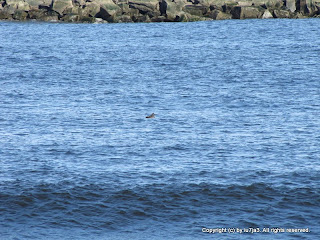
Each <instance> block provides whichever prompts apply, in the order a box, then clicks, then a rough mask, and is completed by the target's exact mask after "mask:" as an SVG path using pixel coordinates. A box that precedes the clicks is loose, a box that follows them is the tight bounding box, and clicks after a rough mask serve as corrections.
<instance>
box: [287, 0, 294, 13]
mask: <svg viewBox="0 0 320 240" xmlns="http://www.w3.org/2000/svg"><path fill="white" fill-rule="evenodd" d="M285 5H286V8H288V9H289V10H290V11H291V12H295V11H296V10H297V7H296V0H286V1H285Z"/></svg>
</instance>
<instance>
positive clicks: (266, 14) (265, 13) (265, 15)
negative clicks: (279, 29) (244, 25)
mask: <svg viewBox="0 0 320 240" xmlns="http://www.w3.org/2000/svg"><path fill="white" fill-rule="evenodd" d="M261 18H262V19H266V18H273V16H272V14H271V13H270V11H269V10H268V9H267V10H265V11H264V13H263V15H262V17H261Z"/></svg>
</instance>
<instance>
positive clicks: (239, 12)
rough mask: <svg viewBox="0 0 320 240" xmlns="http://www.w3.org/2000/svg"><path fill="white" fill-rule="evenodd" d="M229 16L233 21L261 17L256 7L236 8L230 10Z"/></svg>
mask: <svg viewBox="0 0 320 240" xmlns="http://www.w3.org/2000/svg"><path fill="white" fill-rule="evenodd" d="M231 14H232V18H234V19H248V18H260V17H261V16H262V13H261V12H260V11H259V8H257V7H241V6H236V7H234V8H233V9H232V11H231Z"/></svg>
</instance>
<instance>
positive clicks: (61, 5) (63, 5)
mask: <svg viewBox="0 0 320 240" xmlns="http://www.w3.org/2000/svg"><path fill="white" fill-rule="evenodd" d="M72 7H73V4H72V0H53V5H52V10H54V11H55V12H57V13H59V14H60V15H61V16H62V15H63V12H64V11H65V10H66V9H67V8H72Z"/></svg>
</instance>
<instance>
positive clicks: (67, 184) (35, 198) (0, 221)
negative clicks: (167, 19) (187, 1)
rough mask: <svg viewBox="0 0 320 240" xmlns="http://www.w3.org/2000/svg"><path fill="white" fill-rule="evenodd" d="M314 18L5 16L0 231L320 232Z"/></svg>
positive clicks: (77, 235)
mask: <svg viewBox="0 0 320 240" xmlns="http://www.w3.org/2000/svg"><path fill="white" fill-rule="evenodd" d="M319 24H320V19H304V20H288V19H283V20H280V19H278V20H243V21H240V20H230V21H211V22H195V23H149V24H143V23H141V24H100V25H99V24H52V23H31V22H28V23H12V22H0V43H1V44H0V59H1V64H0V233H1V234H0V239H4V240H7V239H318V238H320V218H319V216H320V187H319V186H320V165H319V162H320V147H319V146H320V81H319V80H320V75H319V63H320V32H319ZM153 112H154V113H155V114H156V117H155V118H154V119H146V118H145V116H147V115H149V114H151V113H153ZM250 227H253V228H255V229H256V228H259V230H260V233H242V234H240V233H221V234H219V233H215V234H209V233H204V232H203V229H204V228H208V229H210V228H226V229H227V230H228V231H229V229H231V230H230V231H232V229H233V228H235V229H236V228H239V229H245V228H247V229H248V228H250ZM263 228H266V229H267V228H269V229H270V232H269V233H268V232H266V233H261V231H262V230H263ZM271 228H282V229H285V231H287V229H288V228H294V229H306V228H308V231H309V232H308V233H288V232H285V233H281V232H280V233H277V234H275V233H272V232H271Z"/></svg>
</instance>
